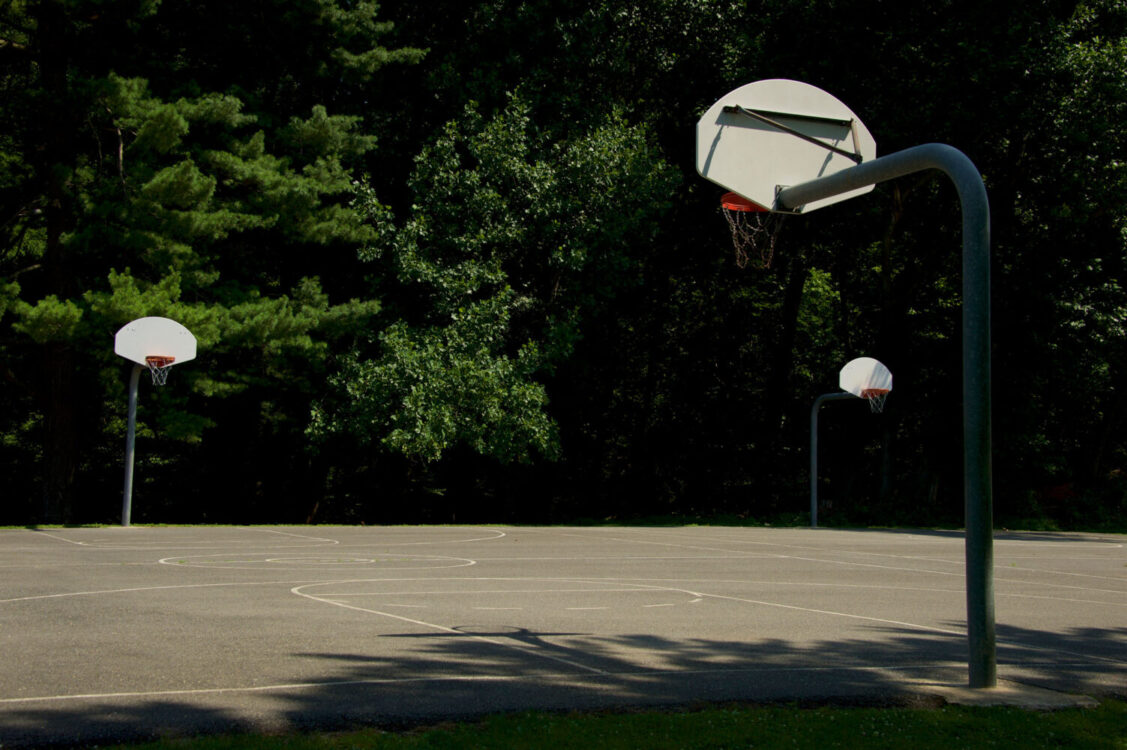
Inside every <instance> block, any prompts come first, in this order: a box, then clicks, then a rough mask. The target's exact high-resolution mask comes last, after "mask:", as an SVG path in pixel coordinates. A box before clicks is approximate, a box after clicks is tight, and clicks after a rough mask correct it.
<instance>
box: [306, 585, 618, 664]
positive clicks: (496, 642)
mask: <svg viewBox="0 0 1127 750" xmlns="http://www.w3.org/2000/svg"><path fill="white" fill-rule="evenodd" d="M311 585H316V584H306V585H304V586H295V587H293V588H292V589H290V593H292V594H296V595H297V596H303V597H305V598H306V599H310V600H312V601H315V602H321V603H324V604H331V605H333V606H334V607H342V608H344V609H351V610H353V611H356V612H366V613H368V614H371V615H378V616H380V617H390V618H391V619H393V620H400V621H402V622H407V623H411V624H413V625H418V626H420V627H424V628H430V629H432V630H438V631H440V632H443V633H449V634H451V635H457V636H461V637H462V638H472V639H473V640H476V641H481V642H483V643H490V644H493V645H495V646H501V647H502V648H509V649H515V650H517V651H522V652H524V653H526V654H531V655H533V656H538V657H540V658H543V659H550V660H552V661H556V662H559V663H560V664H566V665H568V666H569V667H575V668H576V669H581V670H584V671H586V672H592V673H594V674H599V675H606V674H608V672H605V671H603V670H601V669H597V668H595V667H590V666H587V665H586V664H580V663H579V662H576V661H571V660H570V659H564V658H562V657H559V656H555V655H554V654H549V653H545V652H544V651H543V650H541V649H535V648H530V647H528V646H524V645H523V644H517V643H513V642H511V641H501V640H497V639H496V638H488V637H486V636H482V635H476V634H474V633H463V632H462V631H460V630H455V629H454V628H448V627H446V626H445V625H437V624H435V623H433V622H424V621H422V620H415V619H412V618H410V617H403V616H402V615H396V614H392V613H390V612H381V611H380V610H376V609H369V608H367V607H357V606H355V605H353V604H346V603H344V602H335V601H332V600H331V599H322V598H321V597H319V596H314V595H312V594H307V593H305V592H304V591H302V590H301V589H303V588H308V587H309V586H311Z"/></svg>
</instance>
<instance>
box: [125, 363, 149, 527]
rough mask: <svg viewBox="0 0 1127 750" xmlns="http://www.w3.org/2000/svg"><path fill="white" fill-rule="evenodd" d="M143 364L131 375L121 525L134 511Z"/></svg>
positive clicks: (135, 367)
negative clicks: (139, 396) (136, 446)
mask: <svg viewBox="0 0 1127 750" xmlns="http://www.w3.org/2000/svg"><path fill="white" fill-rule="evenodd" d="M143 369H144V368H143V367H141V365H134V366H133V373H132V374H131V375H130V376H129V425H128V427H126V430H125V490H124V491H123V492H122V500H121V525H122V526H128V525H129V519H130V516H131V515H132V513H133V446H134V443H135V442H136V437H135V436H136V433H137V388H138V385H139V384H140V382H141V370H143Z"/></svg>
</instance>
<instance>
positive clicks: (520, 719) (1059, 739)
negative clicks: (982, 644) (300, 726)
mask: <svg viewBox="0 0 1127 750" xmlns="http://www.w3.org/2000/svg"><path fill="white" fill-rule="evenodd" d="M118 747H119V748H120V749H121V750H235V748H239V749H240V750H242V749H246V750H345V749H348V750H353V749H354V750H361V749H365V748H373V749H380V750H445V749H453V748H474V749H475V750H490V749H492V748H496V749H497V750H502V749H504V750H521V749H522V748H528V749H529V750H532V749H533V748H552V749H553V750H568V749H571V748H573V749H574V750H594V749H598V750H603V749H604V748H605V749H607V750H617V749H619V748H621V749H622V750H626V749H627V748H630V749H643V750H666V749H668V750H705V749H706V748H707V749H710V750H712V749H717V750H718V749H719V748H817V749H818V750H826V749H828V748H865V749H866V750H868V749H869V748H904V749H905V750H909V749H910V750H927V749H928V748H936V749H937V750H938V749H940V748H941V749H942V750H952V749H954V748H989V747H997V748H1020V750H1038V749H1039V748H1118V749H1119V750H1124V749H1125V748H1127V703H1124V702H1122V701H1115V700H1107V701H1104V702H1103V703H1101V704H1100V705H1099V706H1098V707H1096V708H1088V709H1079V708H1078V709H1067V710H1062V711H1053V712H1038V711H1027V710H1023V709H1016V708H968V707H960V706H944V707H942V708H844V707H832V706H822V707H817V708H801V707H795V706H747V705H727V706H716V707H709V708H704V709H697V710H680V711H664V712H628V713H595V714H556V713H544V712H528V713H521V714H512V715H502V716H495V717H491V718H488V719H485V720H483V721H481V722H475V723H468V724H444V725H439V726H435V727H428V728H423V729H415V730H411V731H402V732H388V731H380V730H375V729H368V730H360V731H354V732H328V733H301V734H291V735H284V736H260V735H230V736H217V737H205V738H198V739H191V740H186V739H169V740H164V741H160V742H156V743H148V744H143V745H121V746H118Z"/></svg>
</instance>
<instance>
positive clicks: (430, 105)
mask: <svg viewBox="0 0 1127 750" xmlns="http://www.w3.org/2000/svg"><path fill="white" fill-rule="evenodd" d="M811 50H816V51H817V52H816V54H811ZM772 77H783V78H793V79H798V80H804V81H808V82H810V83H813V84H815V85H817V86H819V87H821V88H823V89H826V90H827V91H831V92H832V93H834V94H835V95H837V96H839V97H840V98H841V99H842V100H843V101H845V102H847V103H849V105H850V106H851V108H853V109H854V110H855V111H857V112H858V113H859V114H860V116H861V117H862V118H863V119H864V120H865V122H866V124H867V125H868V126H869V128H870V130H872V131H873V133H874V134H875V135H876V137H877V140H878V143H879V144H880V148H881V152H882V153H889V152H891V151H894V150H897V149H900V148H906V147H909V146H913V145H918V144H921V143H927V142H946V143H950V144H951V145H953V146H955V147H957V148H959V149H960V150H962V151H964V153H966V154H967V155H968V156H969V157H970V158H971V159H972V160H973V161H974V163H975V164H976V165H977V166H978V168H979V169H980V171H981V172H982V174H983V177H984V180H985V182H986V185H987V189H988V193H989V197H990V203H991V220H992V234H993V248H992V263H993V301H992V305H993V327H994V332H993V333H994V342H995V352H994V383H995V399H994V401H995V414H994V444H995V455H994V464H995V465H994V473H995V477H996V482H995V491H996V509H997V512H998V514H999V516H1000V517H1001V518H1002V519H1005V520H1007V521H1018V520H1021V519H1023V518H1027V519H1035V520H1037V521H1038V522H1040V523H1059V524H1081V523H1083V524H1095V523H1099V522H1100V521H1101V519H1104V520H1107V519H1114V518H1115V517H1117V515H1118V516H1122V513H1123V511H1124V510H1125V506H1124V503H1125V500H1124V498H1125V496H1127V485H1125V482H1127V479H1124V473H1123V472H1124V471H1127V440H1124V437H1123V434H1122V431H1120V430H1118V429H1117V428H1118V425H1119V424H1121V423H1122V421H1123V419H1124V418H1125V416H1127V395H1125V393H1127V392H1125V389H1124V383H1125V382H1127V381H1125V378H1127V340H1125V338H1124V324H1125V320H1127V291H1125V289H1127V279H1125V278H1124V275H1125V272H1127V268H1125V261H1124V257H1125V255H1127V253H1125V250H1127V210H1125V209H1124V206H1125V205H1127V200H1125V199H1127V166H1125V165H1127V154H1125V152H1124V143H1127V138H1125V137H1124V124H1123V123H1124V122H1125V115H1127V112H1125V108H1127V5H1125V4H1124V3H1123V0H1054V1H1053V2H1047V3H1037V4H1029V3H1019V2H1013V1H1010V0H1006V1H1004V2H999V3H988V4H982V3H975V2H971V1H970V0H942V1H941V2H934V3H927V4H922V5H921V4H911V3H893V2H888V1H887V0H825V2H821V3H809V2H800V1H799V0H759V1H758V2H754V3H737V2H732V0H660V1H659V2H649V3H641V2H636V1H635V0H605V1H600V2H570V1H569V2H544V1H543V0H540V1H535V2H521V3H512V2H507V1H506V0H476V1H475V2H469V3H465V2H458V3H455V2H447V1H446V0H436V2H435V3H430V4H427V5H419V4H417V3H409V2H403V1H402V0H388V1H387V2H385V3H381V4H379V5H376V4H375V3H371V2H345V1H344V0H303V1H302V2H298V3H294V2H275V1H273V0H248V1H247V2H239V3H229V2H212V1H211V0H205V1H204V2H200V1H199V0H191V1H189V0H133V1H132V2H105V1H104V0H27V1H26V2H0V93H2V94H3V96H2V97H0V248H2V254H0V352H2V354H0V377H2V378H3V381H4V383H5V388H4V390H3V392H2V395H0V469H2V470H3V471H4V472H5V475H6V476H9V477H14V478H15V479H14V483H13V484H12V486H11V489H10V493H9V494H6V495H5V500H4V502H3V503H0V518H3V519H8V520H14V521H29V520H45V519H61V518H67V519H73V520H110V519H112V517H113V514H114V508H115V503H114V502H112V500H110V499H108V498H112V496H113V495H114V493H115V492H116V490H117V484H118V482H119V481H120V460H121V455H120V450H121V443H122V442H123V430H124V426H123V422H124V417H123V412H124V405H123V404H124V382H125V378H126V375H127V372H126V371H127V368H128V365H127V364H126V363H124V362H123V361H122V360H120V359H119V358H117V357H115V356H114V355H113V353H112V336H113V333H114V332H115V331H116V330H117V329H118V328H119V327H120V326H121V325H123V324H124V323H126V322H128V321H129V320H132V319H134V318H136V317H141V316H144V315H163V316H167V317H171V318H174V319H176V320H179V321H180V322H181V323H183V324H185V325H186V326H187V327H188V328H189V329H191V330H192V331H193V332H194V333H195V334H196V336H197V337H198V339H199V344H200V356H199V358H198V360H197V361H196V362H193V363H190V364H187V365H185V366H184V367H183V368H177V369H175V370H174V371H173V377H172V378H171V379H170V383H169V385H168V386H167V387H166V388H163V389H153V390H151V391H150V390H148V389H146V390H145V392H144V396H143V399H142V409H141V425H140V435H141V439H142V445H141V447H140V450H139V454H140V455H141V456H142V465H141V466H140V467H139V471H138V480H139V486H138V493H139V495H141V496H142V497H144V498H145V499H143V500H142V499H140V498H139V500H140V501H139V502H138V503H137V506H136V508H137V516H136V517H137V518H138V520H145V519H146V518H151V519H154V520H158V519H159V520H202V519H209V520H233V521H240V520H262V521H266V520H299V521H304V520H349V521H353V520H381V519H396V520H421V519H426V520H449V519H450V518H454V517H457V518H459V519H483V520H485V519H488V520H506V519H517V518H520V519H529V518H537V519H547V518H576V517H579V516H584V515H592V516H619V517H632V516H638V515H646V514H656V513H662V514H681V515H686V516H687V515H692V514H711V513H718V512H722V513H734V514H740V515H752V516H759V517H767V516H774V515H779V514H782V515H787V514H790V515H792V516H793V515H794V514H797V513H800V512H801V511H802V510H803V509H804V508H805V505H806V496H805V494H806V488H807V486H808V485H807V482H808V477H807V476H806V467H807V465H808V464H807V455H806V445H807V441H808V438H809V435H808V417H809V409H810V405H811V404H812V402H813V400H814V398H816V397H817V395H819V394H820V393H823V392H826V391H827V390H832V389H833V388H834V386H835V384H836V374H837V370H838V369H839V368H840V367H841V366H842V365H843V364H844V363H845V362H846V361H848V359H851V358H853V357H855V356H861V355H867V356H875V357H877V358H879V359H881V360H882V361H884V362H885V363H886V364H887V365H889V367H890V368H891V369H892V371H893V373H894V376H895V383H896V389H895V392H894V393H893V394H892V395H891V396H890V398H889V401H888V406H887V408H886V412H885V414H884V415H882V416H880V417H873V416H871V415H870V414H868V412H867V411H866V410H864V409H863V408H861V409H855V408H852V407H854V406H857V405H856V404H850V403H846V404H839V405H837V406H835V407H834V409H833V412H832V413H830V412H829V410H827V414H826V415H825V416H824V418H823V420H822V427H823V430H824V432H823V435H822V445H823V450H824V454H823V457H822V466H823V468H824V476H823V479H822V482H823V486H824V490H823V492H822V496H823V497H824V498H826V499H827V501H828V502H829V503H831V504H832V505H831V507H827V508H826V509H824V511H823V514H822V518H823V519H825V520H826V521H827V522H834V520H835V519H836V520H837V521H839V522H865V521H871V520H880V521H884V522H888V521H895V520H903V521H905V522H915V523H938V522H958V521H959V520H960V518H961V514H962V510H961V508H962V505H961V492H962V481H961V429H962V428H961V421H960V409H959V408H958V404H959V399H960V384H959V383H960V374H959V373H960V370H961V366H960V362H959V356H960V354H959V353H960V342H959V308H960V305H961V300H960V289H961V264H960V258H959V251H958V248H959V232H960V221H961V220H960V217H959V215H958V205H957V201H956V200H955V196H954V195H953V191H952V190H951V188H950V186H948V185H945V184H944V182H943V180H942V179H939V178H937V176H936V175H929V174H924V175H916V176H913V177H910V178H905V179H902V180H898V181H895V182H894V183H891V184H888V185H882V186H880V187H878V188H877V190H875V191H874V192H873V193H872V194H870V195H869V196H867V197H865V198H863V199H856V200H852V201H849V202H847V203H844V204H840V205H838V206H833V207H829V208H826V209H823V210H821V211H818V212H817V213H812V214H810V215H809V216H799V217H791V218H788V219H787V221H786V223H785V224H784V227H783V232H782V234H781V236H780V240H779V250H778V252H777V254H776V260H775V263H773V265H772V266H771V268H769V269H763V270H759V269H751V268H748V269H740V268H737V267H736V265H735V264H734V262H733V258H732V255H731V251H730V245H729V244H728V238H727V236H726V228H725V226H724V224H723V220H722V219H721V218H720V217H719V216H718V215H717V209H716V200H717V198H718V194H719V192H720V191H719V189H718V188H716V186H713V185H710V184H709V183H707V182H705V181H703V180H701V179H700V178H699V177H698V176H697V175H696V174H695V173H694V171H693V168H692V163H693V158H692V153H691V149H692V145H691V144H692V129H693V125H694V123H695V120H696V119H697V117H698V116H699V114H700V113H701V112H702V111H703V110H704V109H706V108H707V107H708V106H709V105H710V104H711V103H712V102H713V101H715V99H716V98H717V97H718V96H720V95H721V94H723V93H724V92H726V91H728V90H730V89H733V88H735V87H736V86H738V85H740V84H742V83H746V82H747V81H750V80H756V79H762V78H772ZM279 458H282V460H281V461H279ZM533 498H535V500H534V499H533ZM146 500H147V502H146Z"/></svg>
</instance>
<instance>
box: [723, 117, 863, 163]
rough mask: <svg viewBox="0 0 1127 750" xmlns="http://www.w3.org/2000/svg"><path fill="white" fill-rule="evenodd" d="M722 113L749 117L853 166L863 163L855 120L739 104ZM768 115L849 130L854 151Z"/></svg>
mask: <svg viewBox="0 0 1127 750" xmlns="http://www.w3.org/2000/svg"><path fill="white" fill-rule="evenodd" d="M724 111H725V112H739V113H740V114H741V115H745V116H747V117H750V118H751V119H753V120H756V121H757V122H761V123H763V124H764V125H769V126H771V127H772V128H775V129H776V130H781V131H782V132H784V133H786V134H787V135H793V136H794V137H795V138H801V139H802V140H804V141H806V142H807V143H812V144H814V145H815V146H818V147H820V148H824V149H826V150H827V151H831V152H833V153H835V154H837V155H838V156H844V157H845V158H846V159H849V160H851V161H852V162H853V163H855V164H860V163H861V162H862V161H864V157H862V156H861V154H860V153H859V152H860V150H861V148H860V146H859V144H858V143H857V127H856V122H857V121H856V120H840V119H838V118H835V117H817V116H814V115H788V114H785V113H783V112H768V111H765V110H756V109H748V108H747V107H741V106H740V105H739V104H730V105H728V106H726V107H724ZM768 115H774V116H775V117H779V116H784V117H789V118H792V119H796V120H805V121H807V122H825V123H830V124H832V125H839V126H841V127H843V128H849V130H850V132H851V133H852V137H853V146H854V150H853V151H846V150H845V149H843V148H838V147H837V146H834V145H833V144H830V143H826V142H825V141H820V140H818V139H817V138H814V137H812V136H809V135H806V134H805V133H801V132H799V131H797V130H795V129H794V128H792V127H790V126H787V125H784V124H783V123H781V122H779V121H778V120H775V119H772V118H771V117H768Z"/></svg>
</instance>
